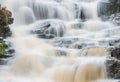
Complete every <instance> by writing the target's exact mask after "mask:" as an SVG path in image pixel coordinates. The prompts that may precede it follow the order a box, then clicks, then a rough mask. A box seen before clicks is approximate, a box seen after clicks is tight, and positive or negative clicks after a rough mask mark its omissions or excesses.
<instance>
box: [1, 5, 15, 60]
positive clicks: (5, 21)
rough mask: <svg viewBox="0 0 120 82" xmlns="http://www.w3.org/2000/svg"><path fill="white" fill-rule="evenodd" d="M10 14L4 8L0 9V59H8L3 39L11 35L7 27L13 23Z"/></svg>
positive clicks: (6, 46)
mask: <svg viewBox="0 0 120 82" xmlns="http://www.w3.org/2000/svg"><path fill="white" fill-rule="evenodd" d="M11 16H12V14H11V12H10V11H8V10H7V9H6V7H0V38H1V39H0V58H6V57H8V55H7V51H6V49H7V48H8V45H7V44H6V42H5V41H4V38H6V37H8V36H10V35H11V31H10V28H9V26H8V25H10V24H12V23H13V18H11Z"/></svg>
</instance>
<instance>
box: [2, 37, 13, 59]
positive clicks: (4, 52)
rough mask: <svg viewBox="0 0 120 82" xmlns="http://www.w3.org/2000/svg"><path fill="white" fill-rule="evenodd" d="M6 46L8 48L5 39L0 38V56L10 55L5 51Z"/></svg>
mask: <svg viewBox="0 0 120 82" xmlns="http://www.w3.org/2000/svg"><path fill="white" fill-rule="evenodd" d="M8 48H9V46H8V44H6V42H5V41H3V40H2V39H0V58H7V57H11V56H10V55H8V51H7V49H8Z"/></svg>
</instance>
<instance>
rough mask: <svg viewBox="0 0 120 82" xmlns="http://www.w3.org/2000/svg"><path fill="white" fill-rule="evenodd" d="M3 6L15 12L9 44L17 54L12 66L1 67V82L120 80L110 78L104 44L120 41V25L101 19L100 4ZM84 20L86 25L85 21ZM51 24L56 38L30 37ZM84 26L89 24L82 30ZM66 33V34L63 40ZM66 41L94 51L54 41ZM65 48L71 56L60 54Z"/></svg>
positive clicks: (82, 0)
mask: <svg viewBox="0 0 120 82" xmlns="http://www.w3.org/2000/svg"><path fill="white" fill-rule="evenodd" d="M1 3H2V4H3V5H5V6H7V8H8V9H9V10H10V11H12V14H13V17H14V19H15V20H14V24H13V25H11V26H10V28H11V31H12V33H13V34H12V36H11V37H10V38H7V40H8V41H10V42H11V43H12V46H13V48H14V49H15V51H16V53H15V56H14V57H13V58H10V59H9V62H8V64H6V65H3V66H1V69H0V82H117V81H116V80H112V79H110V78H109V79H108V78H107V76H106V67H105V61H106V56H107V54H108V52H107V49H106V47H108V46H107V45H104V44H103V45H99V43H98V42H99V41H104V40H106V38H107V39H113V38H117V37H119V35H120V27H119V26H115V25H113V24H111V23H110V22H103V21H101V20H100V18H99V17H98V16H97V4H98V3H99V0H2V1H1ZM81 10H82V11H83V12H84V16H83V13H80V11H81ZM81 16H83V17H81ZM84 17H85V22H81V18H83V19H84ZM45 22H49V23H51V25H52V27H51V28H54V29H55V31H56V36H57V37H56V38H55V39H42V38H38V37H37V36H36V35H34V34H32V33H30V31H31V30H35V29H37V27H42V24H43V23H45ZM79 23H83V24H82V28H80V29H78V28H79ZM113 27H114V28H113ZM60 30H61V31H62V33H64V35H62V37H61V32H60ZM64 38H65V39H71V38H80V42H85V43H88V48H87V49H84V48H83V49H76V46H75V44H79V42H76V43H74V44H71V45H69V46H68V47H67V48H66V47H60V46H54V40H56V39H64ZM89 43H94V45H95V46H96V47H92V46H91V45H89ZM63 46H64V45H63ZM59 50H61V51H65V52H66V55H65V56H60V55H58V52H57V51H59Z"/></svg>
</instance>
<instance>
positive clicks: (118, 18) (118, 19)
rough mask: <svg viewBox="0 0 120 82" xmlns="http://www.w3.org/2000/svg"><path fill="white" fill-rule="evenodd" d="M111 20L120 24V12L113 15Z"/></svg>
mask: <svg viewBox="0 0 120 82" xmlns="http://www.w3.org/2000/svg"><path fill="white" fill-rule="evenodd" d="M109 21H111V22H112V23H113V24H116V25H120V13H117V14H113V15H111V16H110V19H109Z"/></svg>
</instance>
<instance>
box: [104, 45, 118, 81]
mask: <svg viewBox="0 0 120 82" xmlns="http://www.w3.org/2000/svg"><path fill="white" fill-rule="evenodd" d="M106 67H107V76H108V77H109V78H114V79H120V47H115V48H113V49H110V56H109V57H108V59H107V61H106Z"/></svg>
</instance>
